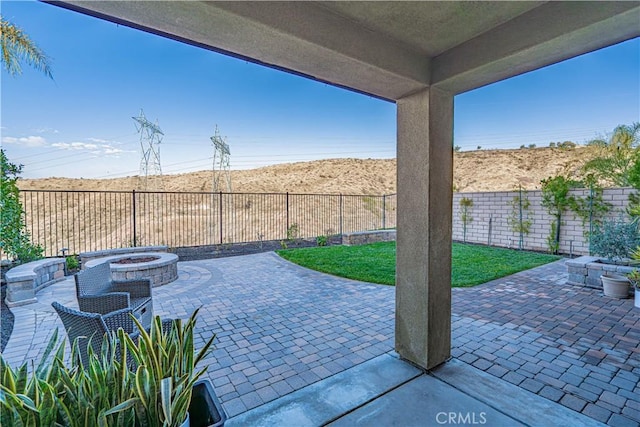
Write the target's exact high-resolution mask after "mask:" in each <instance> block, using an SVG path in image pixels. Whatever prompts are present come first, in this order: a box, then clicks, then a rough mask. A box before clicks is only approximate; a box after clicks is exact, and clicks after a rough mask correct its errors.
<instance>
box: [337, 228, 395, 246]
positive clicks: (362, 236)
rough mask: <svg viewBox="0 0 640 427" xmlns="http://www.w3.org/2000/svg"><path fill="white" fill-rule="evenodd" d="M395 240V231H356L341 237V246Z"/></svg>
mask: <svg viewBox="0 0 640 427" xmlns="http://www.w3.org/2000/svg"><path fill="white" fill-rule="evenodd" d="M395 240H396V230H395V229H394V230H375V231H358V232H356V233H345V234H344V235H343V236H342V244H343V245H345V246H356V245H366V244H367V243H376V242H393V241H395Z"/></svg>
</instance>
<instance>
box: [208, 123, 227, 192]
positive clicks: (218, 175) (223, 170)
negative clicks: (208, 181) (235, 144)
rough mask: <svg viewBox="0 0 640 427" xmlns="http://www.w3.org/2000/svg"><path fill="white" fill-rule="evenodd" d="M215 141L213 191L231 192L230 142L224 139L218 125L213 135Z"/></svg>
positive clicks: (213, 141)
mask: <svg viewBox="0 0 640 427" xmlns="http://www.w3.org/2000/svg"><path fill="white" fill-rule="evenodd" d="M211 142H212V143H213V192H214V193H217V192H220V191H224V192H227V193H231V171H230V163H229V159H230V157H231V153H230V152H229V144H227V142H226V141H225V140H224V139H222V137H221V136H220V132H219V131H218V126H217V125H216V132H215V135H213V136H212V137H211Z"/></svg>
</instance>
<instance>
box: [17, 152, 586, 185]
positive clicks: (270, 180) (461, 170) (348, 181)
mask: <svg viewBox="0 0 640 427" xmlns="http://www.w3.org/2000/svg"><path fill="white" fill-rule="evenodd" d="M593 156H594V153H593V151H592V150H591V149H590V148H588V147H580V146H578V147H576V148H573V149H560V148H534V149H516V150H478V151H469V152H460V153H455V155H454V184H455V190H456V191H460V192H478V191H509V190H513V189H514V188H517V187H518V185H522V187H523V188H525V189H527V190H534V189H539V188H540V181H541V180H542V179H544V178H548V177H550V176H555V175H557V174H559V173H564V174H568V175H569V176H573V177H579V176H580V167H581V166H582V165H583V164H584V163H585V162H586V161H587V160H588V159H590V158H592V157H593ZM231 162H232V163H231V164H232V166H233V158H232V159H231ZM231 182H232V192H238V193H265V192H274V193H285V192H290V193H319V194H340V193H342V194H363V195H382V194H393V193H395V192H396V160H395V159H383V160H374V159H328V160H319V161H313V162H300V163H289V164H281V165H275V166H268V167H263V168H259V169H251V170H241V171H232V172H231ZM18 183H19V186H20V188H21V189H34V190H121V191H131V190H134V189H135V190H141V189H143V182H142V180H141V179H140V177H138V176H132V177H126V178H114V179H69V178H45V179H34V180H30V179H25V180H20V181H18ZM152 183H153V181H152ZM211 188H212V172H211V171H200V172H192V173H185V174H179V175H165V176H163V177H162V188H159V187H155V188H149V189H150V190H151V189H162V190H164V191H205V192H206V191H211Z"/></svg>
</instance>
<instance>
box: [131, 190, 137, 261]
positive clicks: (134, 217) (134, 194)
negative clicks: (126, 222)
mask: <svg viewBox="0 0 640 427" xmlns="http://www.w3.org/2000/svg"><path fill="white" fill-rule="evenodd" d="M131 201H132V203H133V204H132V205H131V213H132V217H133V247H134V248H135V247H136V246H138V242H137V239H138V231H137V228H136V190H133V191H132V192H131Z"/></svg>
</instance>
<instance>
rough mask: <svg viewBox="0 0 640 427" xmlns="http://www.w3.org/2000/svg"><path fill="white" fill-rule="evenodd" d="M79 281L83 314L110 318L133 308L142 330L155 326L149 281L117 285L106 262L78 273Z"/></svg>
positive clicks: (138, 280)
mask: <svg viewBox="0 0 640 427" xmlns="http://www.w3.org/2000/svg"><path fill="white" fill-rule="evenodd" d="M75 281H76V297H77V298H78V306H79V307H80V311H85V312H88V313H100V314H106V313H111V312H113V311H116V310H121V309H123V308H131V309H132V310H133V315H134V316H135V317H136V319H138V321H139V322H140V323H141V324H142V326H144V327H145V328H148V327H150V326H151V319H152V318H153V300H152V299H151V281H150V280H149V279H136V280H123V281H115V280H113V279H112V278H111V269H110V267H109V263H108V262H103V263H101V264H98V265H96V266H95V267H91V268H87V269H85V270H82V271H80V272H79V273H77V274H76V275H75Z"/></svg>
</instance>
